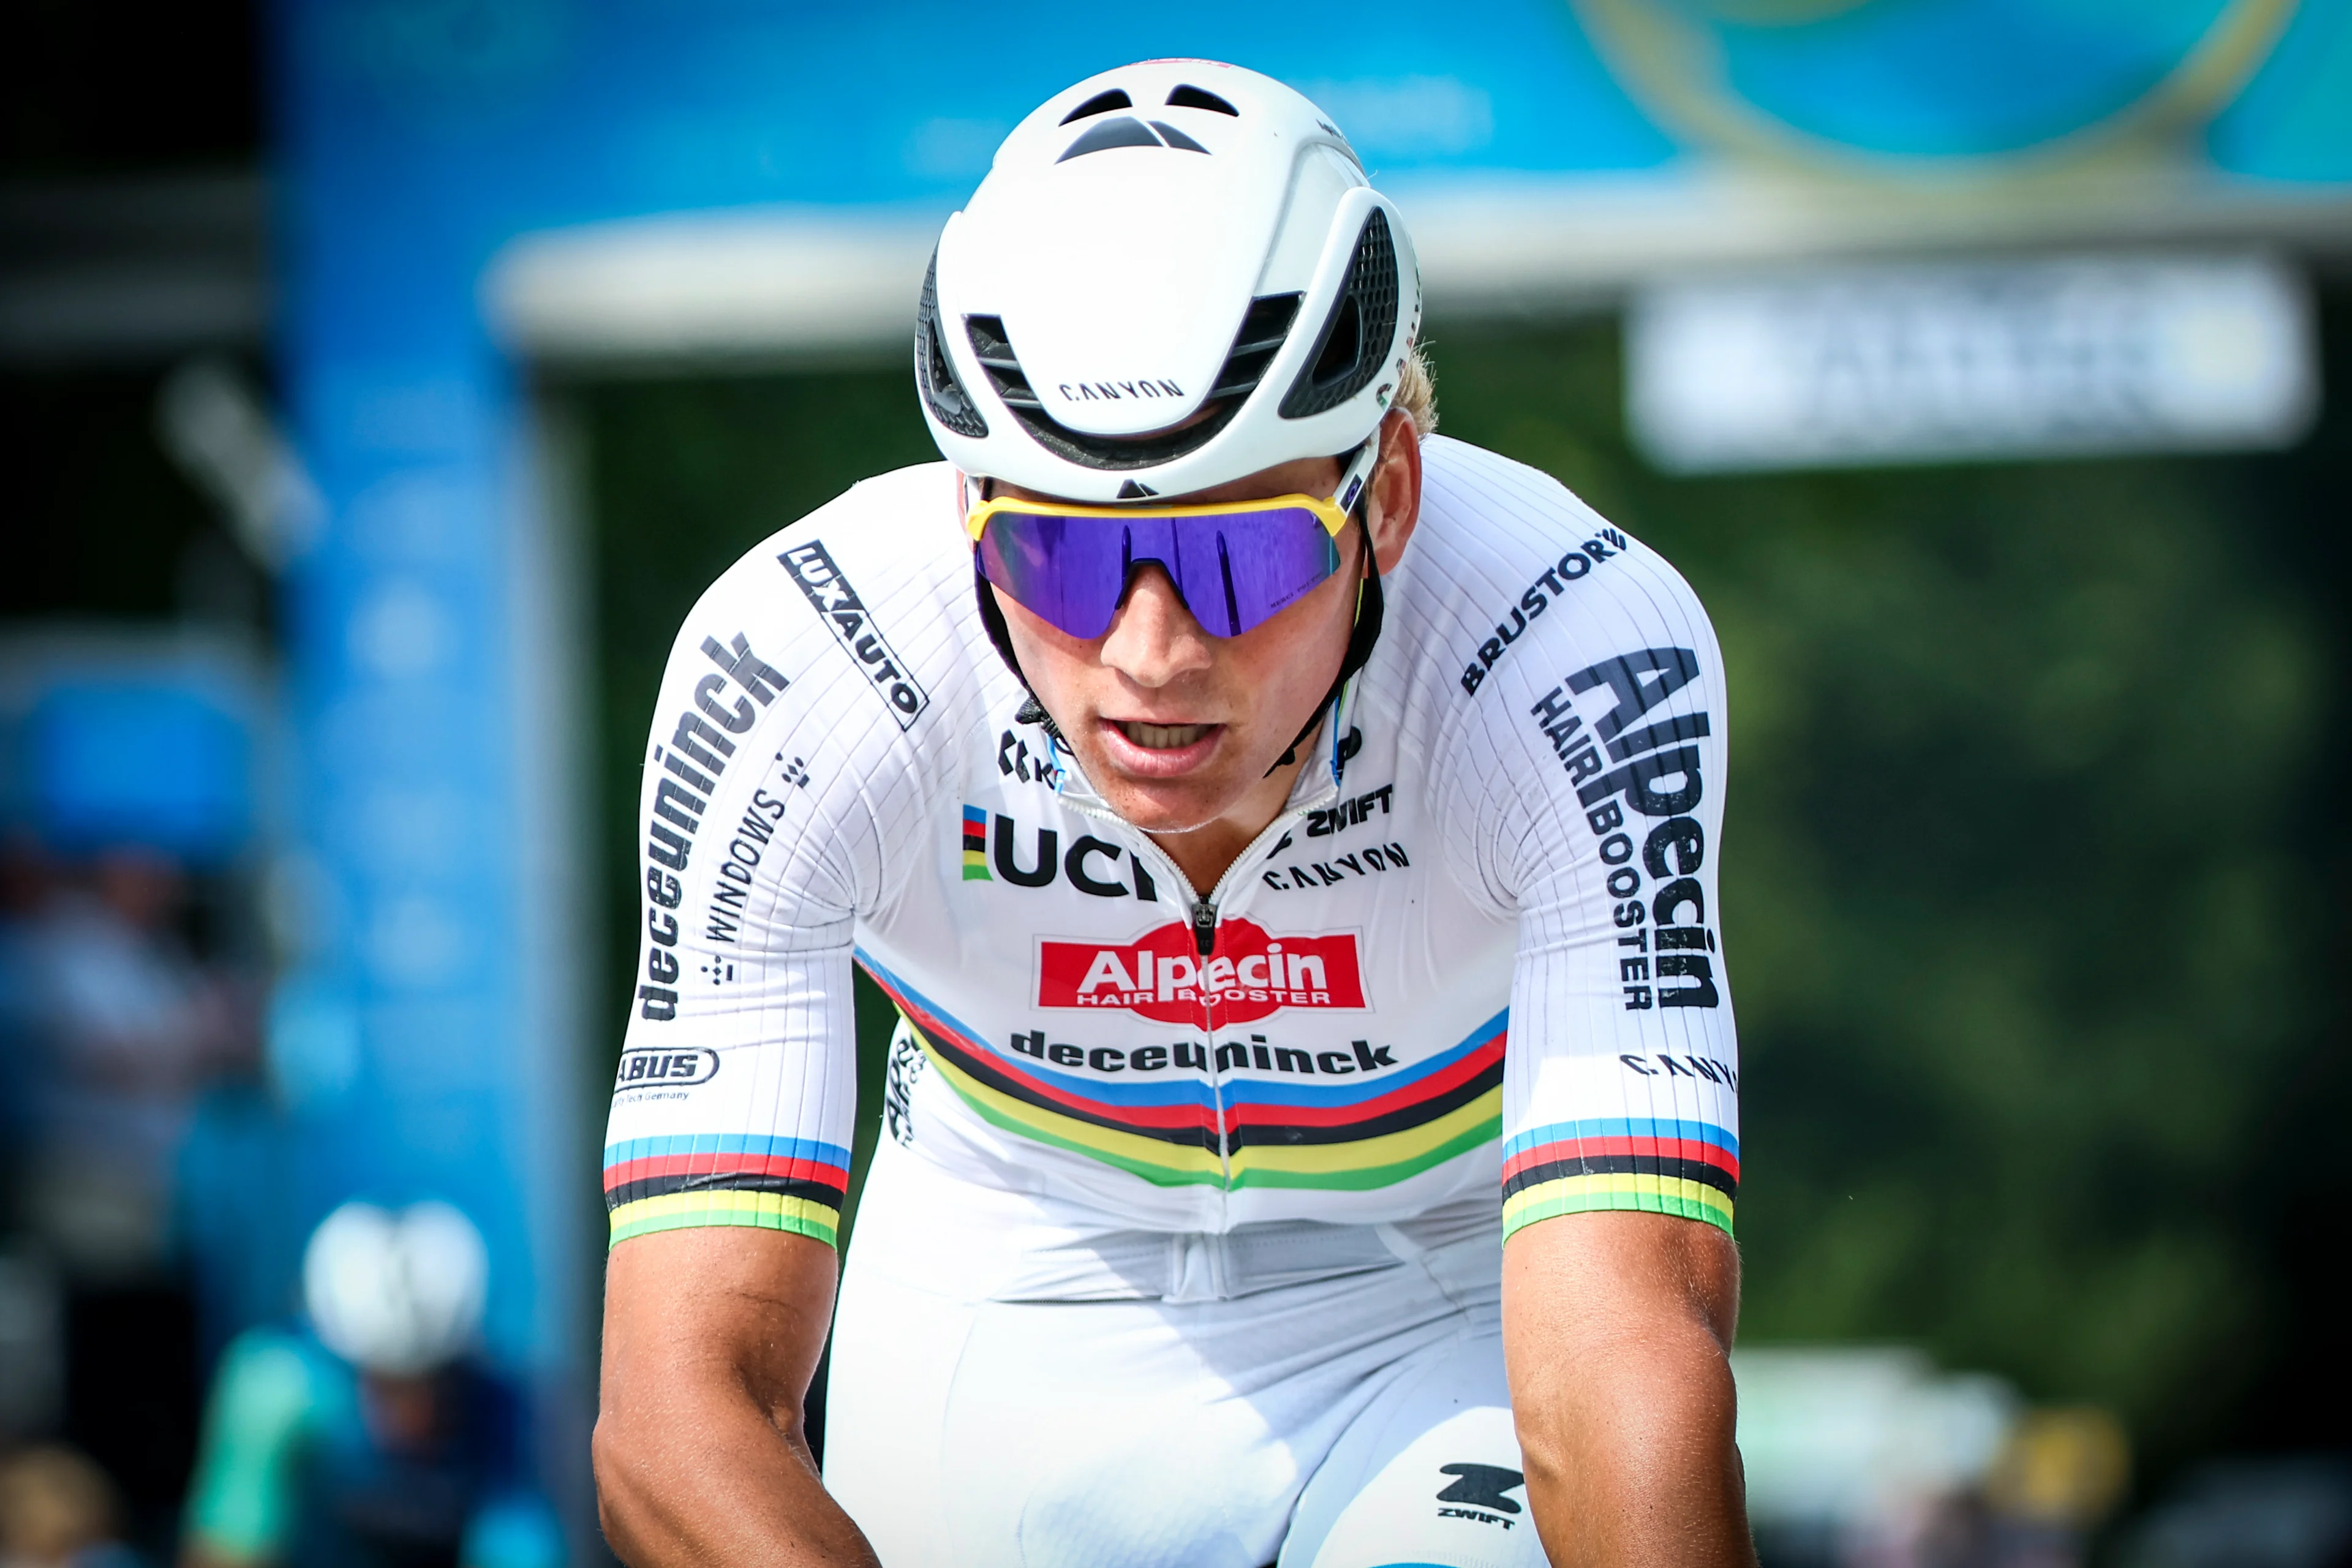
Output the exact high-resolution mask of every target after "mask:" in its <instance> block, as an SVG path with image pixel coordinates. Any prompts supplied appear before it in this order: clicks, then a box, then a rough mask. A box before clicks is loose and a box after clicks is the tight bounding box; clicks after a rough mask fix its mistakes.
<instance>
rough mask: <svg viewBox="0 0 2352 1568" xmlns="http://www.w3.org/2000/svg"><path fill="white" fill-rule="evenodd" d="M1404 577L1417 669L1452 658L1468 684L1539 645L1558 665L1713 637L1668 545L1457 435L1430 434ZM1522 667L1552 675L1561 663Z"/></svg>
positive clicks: (1403, 604)
mask: <svg viewBox="0 0 2352 1568" xmlns="http://www.w3.org/2000/svg"><path fill="white" fill-rule="evenodd" d="M1397 578H1398V582H1397V593H1396V597H1397V599H1398V601H1399V608H1400V614H1401V618H1402V621H1403V622H1404V624H1405V625H1406V626H1408V627H1410V628H1411V629H1412V632H1413V633H1414V634H1415V635H1416V638H1417V640H1418V641H1419V643H1420V644H1421V646H1420V647H1418V648H1416V649H1415V657H1416V659H1417V661H1418V662H1419V663H1420V664H1421V665H1422V666H1423V668H1422V669H1420V670H1417V671H1416V672H1415V674H1416V678H1417V679H1435V678H1436V673H1437V671H1439V670H1441V669H1442V670H1443V672H1444V674H1443V679H1444V680H1445V681H1446V682H1447V683H1448V684H1450V685H1452V686H1453V687H1454V689H1455V690H1456V693H1457V694H1458V696H1460V697H1463V698H1473V699H1475V698H1476V697H1477V696H1478V695H1479V694H1480V692H1481V690H1482V689H1483V688H1485V687H1486V684H1487V683H1488V681H1489V679H1491V678H1493V677H1494V676H1495V674H1496V671H1497V670H1498V669H1500V668H1503V667H1504V666H1506V665H1507V664H1516V663H1521V662H1525V661H1526V660H1527V659H1528V658H1529V657H1533V658H1537V659H1538V660H1540V661H1541V662H1543V663H1544V664H1545V665H1546V666H1547V667H1548V668H1549V667H1550V666H1553V665H1557V664H1559V663H1561V662H1563V661H1569V660H1578V661H1580V662H1582V663H1590V662H1592V661H1593V660H1597V659H1601V658H1608V657H1612V656H1613V655H1615V654H1617V653H1619V652H1621V651H1622V647H1621V645H1624V646H1634V645H1639V646H1643V647H1648V646H1655V645H1658V644H1661V643H1670V644H1675V645H1678V646H1692V645H1694V644H1699V643H1704V644H1707V645H1710V646H1711V645H1712V642H1713V637H1712V633H1711V632H1710V631H1709V630H1708V629H1707V626H1706V613H1705V611H1704V610H1703V609H1702V608H1701V607H1700V605H1699V602H1698V597H1697V595H1696V594H1695V593H1693V592H1692V590H1691V587H1690V585H1689V584H1687V583H1685V581H1684V580H1683V578H1682V575H1681V574H1679V573H1678V572H1676V571H1675V568H1674V567H1673V565H1672V564H1671V563H1668V562H1667V561H1666V559H1665V558H1664V556H1662V555H1660V554H1659V553H1658V552H1656V551H1654V550H1653V549H1651V548H1650V547H1649V546H1647V545H1645V544H1643V542H1641V541H1640V540H1638V539H1635V538H1633V537H1632V536H1631V535H1629V534H1628V533H1626V532H1625V531H1623V530H1622V529H1621V528H1619V527H1617V526H1615V525H1614V524H1612V522H1610V521H1609V520H1607V519H1606V518H1603V517H1602V516H1601V514H1600V513H1599V512H1597V511H1595V510H1593V509H1592V508H1591V507H1590V506H1588V505H1587V504H1585V502H1584V501H1583V500H1580V498H1579V497H1578V496H1577V495H1576V494H1575V493H1574V492H1573V491H1571V490H1570V489H1569V488H1568V487H1567V486H1565V485H1563V484H1561V483H1560V482H1559V480H1558V479H1553V478H1552V477H1551V476H1550V475H1549V474H1546V473H1543V472H1541V471H1539V470H1538V469H1536V468H1529V467H1528V465H1526V464H1524V463H1519V462H1515V461H1513V460H1512V459H1510V458H1504V457H1500V456H1498V455H1496V453H1493V452H1488V451H1486V450H1484V449H1482V448H1480V447H1473V446H1470V445H1468V444H1467V443H1465V442H1461V441H1455V440H1451V439H1448V438H1446V437H1430V438H1429V439H1428V440H1427V441H1426V442H1425V443H1424V444H1423V490H1422V514H1421V521H1420V526H1419V528H1418V529H1417V530H1416V531H1415V532H1414V534H1413V538H1412V545H1411V546H1410V548H1409V549H1408V550H1407V552H1406V556H1405V560H1404V562H1403V563H1402V564H1401V567H1400V570H1399V572H1398V574H1397ZM1518 673H1519V674H1520V675H1521V676H1522V679H1524V680H1538V679H1540V680H1541V681H1542V682H1544V683H1547V684H1548V683H1549V681H1553V680H1557V679H1559V676H1560V673H1561V671H1559V669H1557V668H1549V673H1545V674H1542V675H1541V676H1540V677H1539V676H1538V672H1537V671H1534V670H1526V671H1521V672H1518Z"/></svg>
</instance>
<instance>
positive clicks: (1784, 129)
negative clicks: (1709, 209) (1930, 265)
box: [1569, 0, 2300, 174]
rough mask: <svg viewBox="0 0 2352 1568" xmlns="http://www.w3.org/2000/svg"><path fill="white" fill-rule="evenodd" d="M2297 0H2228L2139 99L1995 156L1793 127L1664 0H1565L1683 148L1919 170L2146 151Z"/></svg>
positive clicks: (2208, 96)
mask: <svg viewBox="0 0 2352 1568" xmlns="http://www.w3.org/2000/svg"><path fill="white" fill-rule="evenodd" d="M1874 3H1876V4H1884V3H1885V0H1713V3H1712V4H1709V5H1705V7H1704V8H1705V9H1706V10H1707V11H1708V12H1710V13H1712V14H1714V15H1717V16H1721V17H1722V18H1723V19H1725V20H1727V21H1732V22H1736V23H1739V24H1742V25H1748V26H1803V25H1805V24H1808V23H1811V22H1817V21H1822V20H1825V19H1827V18H1829V17H1831V16H1838V15H1842V14H1843V13H1846V12H1850V11H1853V10H1857V9H1859V8H1860V7H1861V6H1862V5H1868V4H1874ZM2299 4H2300V0H2229V3H2228V4H2227V5H2224V6H2223V7H2222V8H2221V14H2220V15H2219V16H2216V17H2214V19H2213V21H2212V24H2211V25H2210V26H2208V27H2207V28H2206V29H2205V32H2204V34H2203V35H2202V36H2201V37H2199V38H2198V40H2197V42H2196V43H2195V44H2193V45H2191V46H2190V47H2189V49H2188V50H2187V52H2186V53H2185V54H2183V56H2182V57H2181V58H2180V60H2179V63H2178V64H2176V65H2175V66H2174V67H2173V68H2171V69H2170V70H2169V71H2168V72H2166V73H2165V74H2164V76H2163V77H2161V78H2160V79H2158V80H2157V81H2156V82H2155V83H2153V84H2152V85H2151V86H2150V87H2149V88H2148V89H2147V91H2146V92H2144V93H2142V94H2140V96H2139V97H2138V98H2137V99H2135V100H2132V101H2131V102H2129V103H2127V104H2126V105H2124V106H2123V107H2121V108H2119V109H2117V110H2114V111H2113V112H2111V113H2108V114H2105V115H2103V116H2101V117H2100V118H2099V119H2097V120H2095V121H2092V122H2091V123H2089V124H2087V125H2083V126H2078V127H2076V128H2075V129H2074V130H2073V131H2070V132H2065V133H2064V134H2063V135H2060V136H2056V137H2053V138H2051V139H2049V140H2048V141H2045V142H2038V143H2035V144H2033V145H2032V146H2028V147H2021V148H2018V149H2015V150H2013V151H2011V152H2006V153H1977V154H1966V155H1953V156H1923V155H1918V154H1906V153H1873V152H1869V151H1866V150H1864V149H1862V148H1857V147H1853V146H1849V145H1847V144H1845V143H1843V142H1833V141H1831V140H1829V139H1828V138H1826V137H1822V136H1816V135H1813V134H1811V132H1805V131H1801V130H1799V129H1798V128H1797V127H1795V126H1793V125H1790V124H1789V123H1788V122H1787V121H1783V120H1780V119H1778V118H1776V117H1774V116H1773V115H1771V114H1769V113H1767V112H1766V111H1765V110H1761V109H1759V108H1758V107H1757V106H1756V105H1754V104H1753V103H1750V102H1748V101H1747V100H1744V99H1742V98H1741V97H1740V96H1739V95H1738V93H1737V92H1736V91H1735V90H1734V89H1732V87H1731V83H1730V79H1729V73H1728V71H1727V69H1726V67H1725V61H1724V58H1723V51H1722V48H1721V47H1720V45H1719V44H1718V43H1717V40H1716V39H1715V38H1714V37H1711V36H1710V35H1709V34H1708V32H1707V30H1706V27H1705V26H1703V25H1701V24H1699V23H1697V22H1695V21H1693V20H1692V19H1691V18H1690V17H1689V16H1686V15H1685V10H1684V7H1682V6H1678V5H1675V4H1673V3H1672V0H1569V5H1570V8H1571V9H1573V10H1574V11H1575V13H1576V16H1577V18H1578V20H1579V21H1580V23H1581V24H1582V25H1583V27H1584V30H1585V33H1586V36H1587V37H1590V38H1591V40H1592V43H1593V46H1594V47H1595V48H1596V49H1598V50H1599V51H1600V52H1601V57H1602V58H1603V59H1604V61H1606V62H1607V64H1608V65H1609V67H1610V68H1611V71H1612V74H1613V75H1614V76H1615V77H1616V78H1617V79H1618V80H1619V82H1620V83H1621V84H1622V85H1623V86H1624V87H1625V89H1627V90H1628V91H1629V92H1631V93H1633V96H1634V97H1635V99H1636V100H1639V101H1640V102H1641V104H1642V105H1643V108H1644V109H1646V110H1649V111H1650V112H1651V113H1652V114H1653V115H1654V117H1655V118H1656V119H1657V121H1658V122H1659V124H1660V126H1661V127H1662V128H1664V130H1665V131H1667V132H1669V133H1670V134H1672V135H1674V136H1675V137H1676V138H1678V139H1679V140H1681V141H1683V142H1685V143H1688V144H1691V145H1693V146H1695V147H1704V148H1707V149H1709V150H1712V151H1715V152H1719V153H1732V154H1734V155H1736V156H1739V157H1744V158H1748V159H1751V160H1754V161H1756V162H1759V163H1772V164H1780V165H1782V166H1791V167H1794V168H1798V169H1802V170H1806V171H1811V172H1813V173H1832V172H1834V173H1840V174H1872V173H1887V172H1893V171H1897V170H1899V171H1902V172H1905V173H1908V174H1916V173H1918V172H1920V171H1921V170H1922V169H1924V168H1927V167H1935V168H1939V169H1964V168H1969V169H1981V170H1983V171H1985V172H1987V173H2009V172H2022V171H2023V169H2024V168H2025V167H2027V166H2033V165H2043V164H2048V163H2058V162H2071V161H2074V160H2075V159H2080V158H2084V157H2089V156H2095V155H2099V154H2102V153H2112V152H2115V151H2117V150H2119V149H2122V148H2124V147H2126V146H2127V145H2133V146H2137V147H2138V148H2141V149H2152V148H2154V147H2155V146H2156V145H2158V143H2160V142H2162V141H2163V140H2164V139H2165V138H2167V137H2168V136H2171V135H2174V134H2177V133H2179V132H2182V131H2186V130H2189V129H2191V128H2193V127H2195V126H2198V125H2201V124H2203V123H2204V122H2205V121H2208V120H2210V119H2211V118H2212V117H2213V116H2214V115H2216V114H2218V113H2220V112H2221V110H2222V109H2223V108H2224V107H2226V106H2227V105H2228V104H2229V103H2230V101H2231V100H2232V99H2234V98H2235V97H2236V96H2237V95H2238V93H2239V92H2240V91H2242V90H2243V89H2244V87H2245V84H2246V82H2247V80H2248V79H2250V78H2251V77H2252V75H2253V73H2254V70H2255V68H2257V67H2259V66H2260V65H2261V64H2262V63H2263V60H2265V59H2266V58H2269V56H2270V53H2271V51H2272V50H2273V48H2275V47H2277V45H2278V40H2279V37H2280V36H2281V35H2282V34H2283V33H2284V32H2285V30H2286V25H2287V23H2288V21H2289V20H2290V19H2292V18H2293V16H2294V12H2295V9H2296V6H2297V5H2299Z"/></svg>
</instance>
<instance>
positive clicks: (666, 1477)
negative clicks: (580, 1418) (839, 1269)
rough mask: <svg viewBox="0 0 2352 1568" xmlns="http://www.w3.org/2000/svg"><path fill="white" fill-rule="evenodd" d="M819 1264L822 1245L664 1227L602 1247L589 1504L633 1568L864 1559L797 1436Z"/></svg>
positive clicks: (820, 1324)
mask: <svg viewBox="0 0 2352 1568" xmlns="http://www.w3.org/2000/svg"><path fill="white" fill-rule="evenodd" d="M834 1268H835V1264H834V1255H833V1250H832V1248H831V1247H826V1246H824V1244H823V1243H821V1242H817V1241H814V1240H811V1239H809V1238H807V1237H799V1236H789V1235H780V1234H777V1233H775V1232H772V1231H758V1230H741V1229H730V1228H717V1229H704V1230H686V1231H675V1232H670V1233H667V1234H665V1235H656V1236H646V1237H636V1238H634V1239H632V1240H629V1241H626V1242H624V1243H623V1244H622V1245H621V1246H620V1247H618V1248H616V1249H615V1250H614V1255H613V1260H612V1265H611V1268H610V1270H609V1273H608V1275H607V1279H606V1285H605V1313H604V1386H603V1400H602V1404H603V1408H602V1410H601V1412H600V1413H599V1415H598V1417H597V1422H596V1437H595V1465H596V1493H597V1503H598V1510H599V1512H600V1514H601V1516H602V1519H603V1522H604V1534H605V1538H606V1540H608V1541H609V1542H611V1543H612V1546H613V1549H614V1552H617V1553H619V1555H620V1556H621V1558H622V1560H623V1561H625V1562H626V1563H630V1564H631V1565H632V1568H669V1565H673V1564H676V1565H680V1568H682V1565H684V1564H688V1563H692V1564H696V1565H698V1568H700V1565H705V1564H711V1565H730V1568H731V1565H735V1564H752V1563H758V1564H763V1565H764V1564H777V1565H783V1564H790V1565H793V1568H863V1565H866V1564H872V1563H874V1562H875V1558H874V1553H873V1551H872V1549H871V1548H869V1547H868V1546H867V1545H866V1540H865V1538H864V1537H863V1536H862V1535H860V1534H859V1533H858V1531H857V1527H856V1525H855V1524H854V1523H852V1522H851V1521H850V1519H849V1516H848V1515H847V1514H845V1513H844V1512H843V1511H842V1510H841V1508H840V1506H839V1505H838V1504H836V1503H835V1501H834V1500H833V1499H832V1498H830V1497H829V1496H827V1495H826V1493H825V1490H824V1485H823V1483H822V1481H821V1480H820V1479H819V1478H818V1475H817V1468H816V1461H815V1458H814V1456H812V1455H811V1454H810V1452H809V1447H808V1442H807V1439H806V1437H805V1436H803V1434H802V1431H801V1406H802V1402H803V1398H804V1397H805V1396H806V1394H807V1391H808V1384H809V1379H810V1376H811V1374H812V1373H813V1372H814V1368H815V1365H816V1361H817V1357H818V1355H819V1353H820V1352H822V1350H823V1348H824V1336H825V1331H826V1328H827V1326H828V1324H829V1323H830V1321H831V1319H832V1310H833V1289H834Z"/></svg>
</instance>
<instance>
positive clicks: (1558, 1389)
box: [1503, 1213, 1756, 1568]
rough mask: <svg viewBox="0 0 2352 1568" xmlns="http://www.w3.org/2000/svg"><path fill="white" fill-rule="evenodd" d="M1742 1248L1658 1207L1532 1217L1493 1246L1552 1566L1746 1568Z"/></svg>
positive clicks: (1531, 1482)
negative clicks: (1737, 1349) (1738, 1361)
mask: <svg viewBox="0 0 2352 1568" xmlns="http://www.w3.org/2000/svg"><path fill="white" fill-rule="evenodd" d="M1738 1315H1739V1253H1738V1248H1737V1247H1734V1246H1733V1244H1732V1240H1731V1238H1730V1237H1728V1236H1727V1235H1725V1234H1724V1233H1723V1232H1722V1231H1720V1230H1717V1228H1715V1227H1714V1226H1710V1225H1705V1224H1701V1223H1699V1222H1697V1221H1696V1220H1687V1219H1677V1218H1675V1217H1673V1216H1671V1215H1654V1214H1637V1213H1596V1214H1580V1215H1561V1216H1559V1217H1557V1218H1553V1219H1547V1220H1540V1221H1538V1222H1537V1223H1536V1224H1533V1225H1530V1226H1527V1227H1526V1228H1525V1229H1523V1230H1519V1231H1517V1232H1516V1233H1514V1234H1513V1235H1512V1237H1511V1239H1510V1241H1509V1243H1508V1244H1507V1246H1506V1247H1505V1248H1504V1252H1503V1349H1504V1357H1505V1360H1506V1363H1507V1366H1508V1370H1509V1373H1510V1383H1511V1403H1512V1406H1513V1408H1514V1410H1515V1411H1516V1412H1517V1426H1518V1435H1519V1447H1520V1450H1521V1452H1522V1453H1523V1454H1524V1455H1525V1456H1526V1459H1525V1462H1526V1465H1527V1470H1528V1502H1529V1504H1530V1505H1531V1506H1532V1507H1533V1509H1534V1510H1535V1518H1536V1530H1537V1532H1538V1534H1539V1535H1541V1536H1542V1538H1543V1544H1544V1551H1545V1552H1546V1553H1547V1554H1548V1555H1549V1557H1550V1559H1551V1562H1552V1565H1553V1568H1648V1565H1651V1564H1657V1565H1660V1568H1664V1565H1669V1564H1671V1565H1674V1568H1685V1565H1691V1564H1704V1565H1706V1568H1749V1565H1752V1564H1753V1563H1755V1561H1756V1553H1755V1549H1754V1547H1753V1546H1752V1545H1750V1543H1749V1541H1748V1513H1747V1504H1746V1498H1745V1487H1744V1484H1743V1482H1742V1479H1741V1472H1740V1465H1739V1451H1738V1448H1737V1447H1734V1446H1733V1443H1732V1415H1733V1408H1734V1405H1733V1395H1732V1387H1731V1363H1730V1361H1729V1359H1728V1358H1729V1352H1730V1349H1731V1336H1732V1330H1733V1327H1734V1325H1735V1324H1736V1322H1737V1321H1738Z"/></svg>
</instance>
